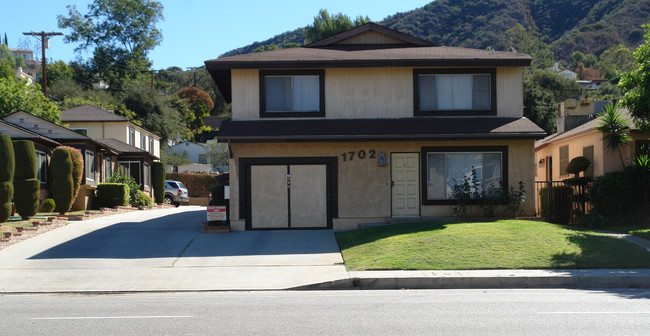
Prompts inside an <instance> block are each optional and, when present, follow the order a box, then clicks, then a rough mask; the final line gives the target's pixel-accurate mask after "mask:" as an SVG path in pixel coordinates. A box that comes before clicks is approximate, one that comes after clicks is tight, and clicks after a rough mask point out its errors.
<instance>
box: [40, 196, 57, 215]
mask: <svg viewBox="0 0 650 336" xmlns="http://www.w3.org/2000/svg"><path fill="white" fill-rule="evenodd" d="M55 207H56V204H55V203H54V200H53V199H51V198H46V199H45V201H43V204H41V211H43V212H52V211H53V210H54V208H55Z"/></svg>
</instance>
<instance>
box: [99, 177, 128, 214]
mask: <svg viewBox="0 0 650 336" xmlns="http://www.w3.org/2000/svg"><path fill="white" fill-rule="evenodd" d="M129 189H130V188H129V186H128V185H126V184H124V183H100V184H98V185H97V191H96V193H97V194H96V197H95V202H97V203H96V204H97V206H98V207H101V208H112V207H114V206H127V205H129Z"/></svg>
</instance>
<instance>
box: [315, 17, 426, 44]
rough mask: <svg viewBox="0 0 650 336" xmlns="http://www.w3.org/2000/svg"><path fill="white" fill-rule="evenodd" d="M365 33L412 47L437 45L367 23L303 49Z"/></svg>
mask: <svg viewBox="0 0 650 336" xmlns="http://www.w3.org/2000/svg"><path fill="white" fill-rule="evenodd" d="M367 32H377V33H380V34H382V35H385V36H388V37H390V38H392V39H395V40H398V41H401V42H403V43H406V44H410V45H413V46H422V47H434V46H437V44H435V43H433V42H429V41H425V40H422V39H419V38H417V37H415V36H411V35H408V34H404V33H401V32H399V31H397V30H394V29H390V28H388V27H384V26H381V25H378V24H376V23H372V22H369V23H366V24H364V25H361V26H358V27H355V28H352V29H349V30H346V31H344V32H342V33H338V34H336V35H334V36H330V37H327V38H325V39H322V40H320V41H316V42H313V43H310V44H308V45H306V46H305V47H308V48H309V47H311V48H313V47H323V46H330V45H333V44H337V43H340V42H343V41H345V40H347V39H350V38H352V37H355V36H359V35H362V34H364V33H367Z"/></svg>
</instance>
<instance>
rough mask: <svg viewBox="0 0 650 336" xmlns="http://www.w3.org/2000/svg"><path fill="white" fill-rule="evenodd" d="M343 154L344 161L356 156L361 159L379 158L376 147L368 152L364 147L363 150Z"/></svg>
mask: <svg viewBox="0 0 650 336" xmlns="http://www.w3.org/2000/svg"><path fill="white" fill-rule="evenodd" d="M341 156H342V157H343V162H346V161H352V160H354V159H355V158H357V159H359V160H363V159H366V158H367V159H375V158H377V151H375V150H374V149H371V150H369V151H368V152H366V151H365V150H363V149H362V150H360V151H358V152H354V151H353V152H347V153H343V154H341Z"/></svg>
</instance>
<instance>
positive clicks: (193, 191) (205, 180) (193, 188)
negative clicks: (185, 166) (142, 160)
mask: <svg viewBox="0 0 650 336" xmlns="http://www.w3.org/2000/svg"><path fill="white" fill-rule="evenodd" d="M167 179H168V180H174V181H181V182H182V183H183V184H184V185H185V187H186V188H187V192H188V194H189V197H208V194H209V193H210V190H212V188H214V187H215V186H216V185H217V184H218V182H217V178H216V175H208V174H191V173H169V174H167Z"/></svg>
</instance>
